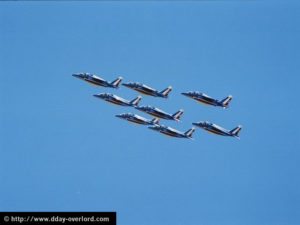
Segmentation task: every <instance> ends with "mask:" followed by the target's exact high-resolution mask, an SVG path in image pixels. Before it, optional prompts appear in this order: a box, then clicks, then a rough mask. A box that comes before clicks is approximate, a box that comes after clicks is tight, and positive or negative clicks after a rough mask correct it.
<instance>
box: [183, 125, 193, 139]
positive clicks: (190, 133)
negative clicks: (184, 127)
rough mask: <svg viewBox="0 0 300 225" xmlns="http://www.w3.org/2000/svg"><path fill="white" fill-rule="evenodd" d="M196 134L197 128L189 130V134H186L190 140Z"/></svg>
mask: <svg viewBox="0 0 300 225" xmlns="http://www.w3.org/2000/svg"><path fill="white" fill-rule="evenodd" d="M194 132H195V128H194V127H192V128H191V129H189V130H188V131H187V132H185V133H184V134H185V135H186V136H187V137H188V138H192V134H193V133H194Z"/></svg>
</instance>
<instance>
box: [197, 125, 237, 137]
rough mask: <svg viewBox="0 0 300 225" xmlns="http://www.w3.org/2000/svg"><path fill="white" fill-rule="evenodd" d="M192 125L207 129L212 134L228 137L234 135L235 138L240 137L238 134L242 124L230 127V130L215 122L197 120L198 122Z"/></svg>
mask: <svg viewBox="0 0 300 225" xmlns="http://www.w3.org/2000/svg"><path fill="white" fill-rule="evenodd" d="M193 125H195V126H197V127H200V128H202V129H204V130H207V131H208V132H210V133H212V134H218V135H222V136H230V137H236V138H237V139H240V137H239V136H238V134H239V132H240V130H241V129H242V126H241V125H239V126H237V127H236V128H234V129H232V130H230V131H229V130H226V129H225V128H223V127H220V126H218V125H216V124H213V123H211V122H202V121H200V122H198V123H193Z"/></svg>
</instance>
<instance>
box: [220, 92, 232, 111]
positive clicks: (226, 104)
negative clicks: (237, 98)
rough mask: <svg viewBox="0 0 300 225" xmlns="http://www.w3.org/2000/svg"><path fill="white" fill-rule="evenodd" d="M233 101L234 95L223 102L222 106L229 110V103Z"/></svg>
mask: <svg viewBox="0 0 300 225" xmlns="http://www.w3.org/2000/svg"><path fill="white" fill-rule="evenodd" d="M231 99H232V95H229V96H228V97H227V98H224V99H223V100H222V101H221V104H222V105H223V107H224V108H228V105H229V102H230V101H231Z"/></svg>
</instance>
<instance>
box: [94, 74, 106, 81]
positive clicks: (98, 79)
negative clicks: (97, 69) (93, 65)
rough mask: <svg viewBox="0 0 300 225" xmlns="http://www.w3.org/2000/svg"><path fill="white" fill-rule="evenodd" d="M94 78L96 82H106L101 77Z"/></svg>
mask: <svg viewBox="0 0 300 225" xmlns="http://www.w3.org/2000/svg"><path fill="white" fill-rule="evenodd" d="M92 78H93V79H95V80H96V81H100V82H103V81H104V80H103V79H101V78H100V77H97V76H96V75H92Z"/></svg>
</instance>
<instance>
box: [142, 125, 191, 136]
mask: <svg viewBox="0 0 300 225" xmlns="http://www.w3.org/2000/svg"><path fill="white" fill-rule="evenodd" d="M148 128H149V129H151V130H154V131H157V132H160V133H162V134H164V135H167V136H170V137H177V138H189V139H193V138H192V134H193V133H194V131H195V128H194V127H193V128H191V129H189V130H188V131H187V132H185V133H182V132H180V131H178V130H175V129H173V128H171V127H167V126H164V125H156V126H151V127H148Z"/></svg>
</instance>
